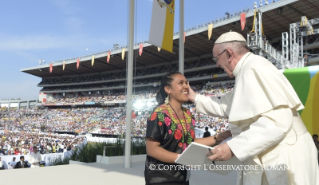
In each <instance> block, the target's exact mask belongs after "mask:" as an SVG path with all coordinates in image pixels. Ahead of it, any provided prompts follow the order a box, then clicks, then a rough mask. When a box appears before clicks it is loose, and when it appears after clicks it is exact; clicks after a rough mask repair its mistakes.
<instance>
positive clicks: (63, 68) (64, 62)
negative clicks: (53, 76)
mask: <svg viewBox="0 0 319 185" xmlns="http://www.w3.org/2000/svg"><path fill="white" fill-rule="evenodd" d="M64 69H65V61H63V71H64Z"/></svg>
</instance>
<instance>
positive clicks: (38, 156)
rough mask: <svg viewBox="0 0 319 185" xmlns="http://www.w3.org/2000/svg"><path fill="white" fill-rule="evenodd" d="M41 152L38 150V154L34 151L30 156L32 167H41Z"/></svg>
mask: <svg viewBox="0 0 319 185" xmlns="http://www.w3.org/2000/svg"><path fill="white" fill-rule="evenodd" d="M41 159H42V157H41V154H40V152H37V153H36V154H35V153H34V152H32V153H31V154H30V156H29V161H28V162H29V163H31V168H37V167H40V164H39V163H40V162H41ZM32 163H38V164H35V165H34V164H32Z"/></svg>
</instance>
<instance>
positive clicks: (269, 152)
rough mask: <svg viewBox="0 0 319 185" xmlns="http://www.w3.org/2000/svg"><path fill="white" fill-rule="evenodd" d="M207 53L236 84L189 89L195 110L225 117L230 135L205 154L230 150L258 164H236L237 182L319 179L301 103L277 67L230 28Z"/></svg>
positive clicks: (221, 155) (218, 157) (225, 155)
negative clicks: (209, 93)
mask: <svg viewBox="0 0 319 185" xmlns="http://www.w3.org/2000/svg"><path fill="white" fill-rule="evenodd" d="M213 56H214V60H215V61H216V63H217V66H218V67H221V68H222V69H224V70H225V71H226V73H227V74H228V76H229V77H231V78H234V77H235V83H236V86H235V88H234V90H233V91H232V92H229V93H226V94H224V95H223V96H221V97H220V99H219V98H217V97H204V96H202V95H197V94H196V93H195V92H194V91H192V90H191V89H190V90H189V100H190V101H192V102H195V103H196V111H197V112H199V113H202V114H208V115H212V116H219V117H224V118H228V119H229V120H228V121H229V127H230V131H231V133H232V135H233V138H232V139H231V140H229V141H227V142H225V143H222V144H220V145H218V146H215V147H214V149H213V150H212V155H209V156H208V158H209V159H210V160H212V161H225V160H229V159H230V158H232V157H233V156H236V157H237V158H238V159H239V160H240V161H241V162H242V163H243V165H257V166H258V169H247V168H244V169H242V170H238V171H237V172H238V176H237V178H238V179H237V182H238V184H245V185H259V184H262V185H266V184H267V185H268V184H281V185H292V184H293V185H304V184H312V185H319V179H318V177H319V173H318V161H317V160H318V159H317V157H318V156H317V150H316V147H315V146H314V145H313V141H312V138H311V135H310V134H309V133H308V131H307V129H306V127H305V125H304V123H303V122H302V120H301V118H300V115H299V113H298V111H299V110H302V109H303V108H304V106H303V105H302V103H301V101H300V100H299V98H298V96H297V94H296V92H295V91H294V89H293V87H292V86H291V84H290V83H289V81H288V80H287V79H286V77H285V76H284V75H283V74H282V72H280V71H279V70H278V69H277V68H276V67H275V66H274V65H273V64H272V63H271V62H270V61H268V60H267V59H265V58H263V57H261V56H258V55H254V54H253V53H251V52H249V49H248V47H247V43H246V40H245V38H244V37H243V36H242V35H240V34H239V33H236V32H228V33H225V34H222V35H221V36H220V37H219V38H218V39H217V40H216V41H215V45H214V48H213ZM310 143H311V144H310ZM262 166H263V167H264V166H270V167H271V168H273V169H274V170H275V169H276V168H278V167H279V166H285V169H283V170H276V171H274V170H264V169H263V168H261V167H262Z"/></svg>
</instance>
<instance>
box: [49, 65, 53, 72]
mask: <svg viewBox="0 0 319 185" xmlns="http://www.w3.org/2000/svg"><path fill="white" fill-rule="evenodd" d="M52 71H53V65H52V63H51V64H50V73H52Z"/></svg>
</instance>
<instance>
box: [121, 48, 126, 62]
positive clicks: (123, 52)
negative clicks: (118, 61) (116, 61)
mask: <svg viewBox="0 0 319 185" xmlns="http://www.w3.org/2000/svg"><path fill="white" fill-rule="evenodd" d="M125 51H126V49H125V48H123V49H122V60H124V58H125Z"/></svg>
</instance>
